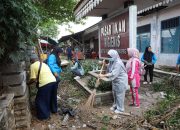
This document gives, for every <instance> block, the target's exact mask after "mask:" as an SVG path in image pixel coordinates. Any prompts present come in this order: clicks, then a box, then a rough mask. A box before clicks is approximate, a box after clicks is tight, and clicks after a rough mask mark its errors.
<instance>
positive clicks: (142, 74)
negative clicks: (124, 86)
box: [139, 62, 146, 76]
mask: <svg viewBox="0 0 180 130" xmlns="http://www.w3.org/2000/svg"><path fill="white" fill-rule="evenodd" d="M139 64H140V65H139V74H140V75H141V76H144V75H145V73H146V70H145V67H146V66H144V64H142V63H141V62H139Z"/></svg>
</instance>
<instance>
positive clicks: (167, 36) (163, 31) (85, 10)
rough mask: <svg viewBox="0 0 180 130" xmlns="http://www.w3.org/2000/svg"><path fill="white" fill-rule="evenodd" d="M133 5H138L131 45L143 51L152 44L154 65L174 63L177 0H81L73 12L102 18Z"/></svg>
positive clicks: (178, 40) (179, 44) (179, 25)
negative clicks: (155, 59)
mask: <svg viewBox="0 0 180 130" xmlns="http://www.w3.org/2000/svg"><path fill="white" fill-rule="evenodd" d="M132 4H134V5H137V11H138V13H137V16H138V17H137V34H136V37H137V39H136V42H135V44H136V45H133V46H135V47H137V49H139V50H140V52H141V54H142V53H143V52H144V50H145V47H147V46H149V45H151V46H152V49H153V51H154V53H155V54H156V55H157V58H158V61H157V64H156V65H157V66H160V65H166V66H175V65H176V60H177V57H178V54H179V52H180V0H148V1H145V0H114V2H112V1H108V0H81V1H80V3H79V4H78V5H77V6H76V8H75V15H76V17H77V18H81V17H84V16H101V17H102V18H103V20H105V19H107V18H110V17H111V16H112V15H113V14H116V13H118V12H121V11H123V10H125V9H126V8H127V7H128V6H129V5H132ZM130 47H132V46H131V45H130Z"/></svg>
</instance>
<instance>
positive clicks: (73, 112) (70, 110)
mask: <svg viewBox="0 0 180 130" xmlns="http://www.w3.org/2000/svg"><path fill="white" fill-rule="evenodd" d="M61 111H62V113H63V114H69V115H70V116H75V115H76V113H77V112H76V109H74V110H73V109H69V108H65V107H62V108H61Z"/></svg>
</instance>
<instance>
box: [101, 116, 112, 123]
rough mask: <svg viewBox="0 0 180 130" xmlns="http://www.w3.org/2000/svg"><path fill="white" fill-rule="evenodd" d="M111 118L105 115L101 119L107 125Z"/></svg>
mask: <svg viewBox="0 0 180 130" xmlns="http://www.w3.org/2000/svg"><path fill="white" fill-rule="evenodd" d="M110 120H111V117H110V116H107V115H104V116H103V117H102V119H101V121H102V122H103V123H104V124H106V125H107V124H108V123H109V122H110Z"/></svg>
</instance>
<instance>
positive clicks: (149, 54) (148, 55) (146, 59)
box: [144, 46, 154, 62]
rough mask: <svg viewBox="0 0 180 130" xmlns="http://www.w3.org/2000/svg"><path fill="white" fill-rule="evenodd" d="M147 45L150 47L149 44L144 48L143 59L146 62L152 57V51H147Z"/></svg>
mask: <svg viewBox="0 0 180 130" xmlns="http://www.w3.org/2000/svg"><path fill="white" fill-rule="evenodd" d="M149 47H151V46H148V47H146V49H145V52H144V60H145V61H147V62H152V57H153V55H154V53H153V52H149V51H148V49H149Z"/></svg>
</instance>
